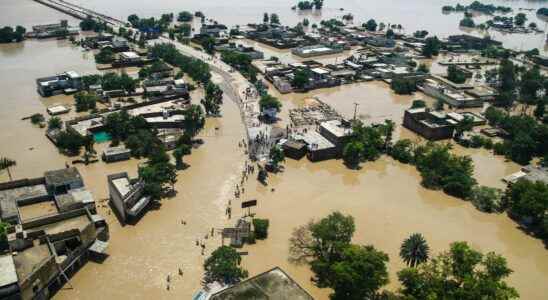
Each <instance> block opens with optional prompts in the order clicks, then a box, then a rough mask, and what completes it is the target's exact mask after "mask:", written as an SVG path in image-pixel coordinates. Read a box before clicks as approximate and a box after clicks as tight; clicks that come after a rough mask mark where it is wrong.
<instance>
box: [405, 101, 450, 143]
mask: <svg viewBox="0 0 548 300" xmlns="http://www.w3.org/2000/svg"><path fill="white" fill-rule="evenodd" d="M456 124H457V122H456V121H454V120H451V119H450V120H448V119H447V117H446V115H445V114H444V113H442V112H436V111H434V112H430V111H428V110H427V109H426V108H414V109H408V110H406V111H405V113H404V116H403V126H404V127H405V128H407V129H409V130H411V131H413V132H415V133H417V134H419V135H421V136H423V137H424V138H426V139H429V140H443V139H449V138H452V137H453V132H454V129H455V125H456Z"/></svg>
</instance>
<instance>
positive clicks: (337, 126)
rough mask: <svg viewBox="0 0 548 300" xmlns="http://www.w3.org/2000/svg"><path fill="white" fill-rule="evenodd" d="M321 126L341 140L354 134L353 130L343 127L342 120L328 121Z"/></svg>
mask: <svg viewBox="0 0 548 300" xmlns="http://www.w3.org/2000/svg"><path fill="white" fill-rule="evenodd" d="M320 126H321V127H323V128H324V129H325V130H327V131H329V132H331V133H332V134H333V135H335V136H336V137H339V138H340V137H344V136H347V135H349V134H351V133H352V128H350V127H345V126H343V125H342V122H341V121H340V120H331V121H326V122H323V123H322V124H320Z"/></svg>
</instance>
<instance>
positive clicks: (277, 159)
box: [268, 145, 285, 170]
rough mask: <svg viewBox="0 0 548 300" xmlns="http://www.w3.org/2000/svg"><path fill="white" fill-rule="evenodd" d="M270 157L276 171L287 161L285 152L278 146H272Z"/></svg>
mask: <svg viewBox="0 0 548 300" xmlns="http://www.w3.org/2000/svg"><path fill="white" fill-rule="evenodd" d="M268 157H269V158H270V163H271V164H272V166H273V167H274V169H276V170H277V169H278V168H279V164H280V163H281V162H283V161H285V155H284V151H283V150H282V148H281V147H280V146H278V145H274V146H272V148H270V153H269V154H268Z"/></svg>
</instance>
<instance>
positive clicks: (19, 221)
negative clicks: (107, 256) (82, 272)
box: [0, 168, 109, 300]
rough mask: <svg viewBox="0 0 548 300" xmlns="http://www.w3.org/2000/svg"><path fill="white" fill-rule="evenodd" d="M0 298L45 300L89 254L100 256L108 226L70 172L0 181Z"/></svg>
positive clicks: (74, 175) (79, 177) (63, 171)
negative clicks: (2, 226) (3, 228)
mask: <svg viewBox="0 0 548 300" xmlns="http://www.w3.org/2000/svg"><path fill="white" fill-rule="evenodd" d="M0 220H1V221H3V222H7V223H9V224H10V226H9V227H8V229H7V232H8V235H7V238H8V239H7V253H4V252H5V250H6V247H5V246H6V245H2V248H3V249H0V250H1V251H0V298H2V299H23V300H27V299H28V300H30V299H49V298H50V296H51V292H52V291H54V290H57V289H59V288H61V287H62V285H63V283H64V282H65V280H66V276H65V275H64V274H65V273H74V272H75V271H76V270H77V269H78V268H79V267H80V266H81V265H82V264H83V263H85V261H87V258H88V257H89V256H90V255H91V254H97V255H102V254H103V253H104V250H105V249H106V247H107V245H108V243H107V242H106V241H107V240H108V235H109V234H108V226H107V224H106V222H105V220H104V219H103V218H102V217H101V216H99V215H97V214H96V209H95V201H94V200H93V196H92V195H91V193H90V192H89V191H87V190H86V189H85V188H84V187H83V181H82V178H81V176H80V174H79V173H78V171H77V170H76V169H75V168H67V169H62V170H54V171H48V172H45V174H44V177H38V178H30V179H29V178H25V179H20V180H16V181H10V182H5V183H0Z"/></svg>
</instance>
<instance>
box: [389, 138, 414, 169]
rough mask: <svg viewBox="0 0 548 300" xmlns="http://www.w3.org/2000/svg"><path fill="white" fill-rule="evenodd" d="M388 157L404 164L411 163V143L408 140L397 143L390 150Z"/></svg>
mask: <svg viewBox="0 0 548 300" xmlns="http://www.w3.org/2000/svg"><path fill="white" fill-rule="evenodd" d="M390 155H391V156H392V157H393V158H394V159H395V160H397V161H399V162H401V163H404V164H408V163H411V162H413V142H412V141H411V140H408V139H402V140H399V141H397V142H396V143H395V144H394V146H392V149H390Z"/></svg>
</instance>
